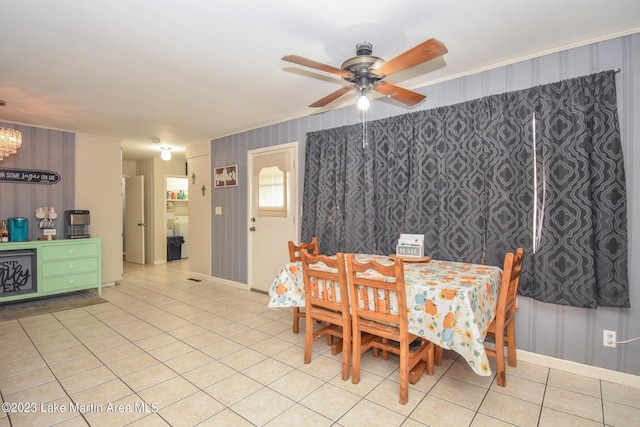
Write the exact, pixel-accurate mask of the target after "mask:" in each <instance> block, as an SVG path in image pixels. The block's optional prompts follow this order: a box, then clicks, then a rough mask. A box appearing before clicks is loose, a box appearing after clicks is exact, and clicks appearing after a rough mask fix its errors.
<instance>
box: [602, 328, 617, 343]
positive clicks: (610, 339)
mask: <svg viewBox="0 0 640 427" xmlns="http://www.w3.org/2000/svg"><path fill="white" fill-rule="evenodd" d="M602 345H603V346H605V347H615V346H616V331H607V330H606V329H605V330H604V331H603V333H602Z"/></svg>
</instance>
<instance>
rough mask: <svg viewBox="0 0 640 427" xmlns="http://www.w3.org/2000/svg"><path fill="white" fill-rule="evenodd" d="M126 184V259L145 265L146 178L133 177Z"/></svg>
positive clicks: (126, 179)
mask: <svg viewBox="0 0 640 427" xmlns="http://www.w3.org/2000/svg"><path fill="white" fill-rule="evenodd" d="M124 182H125V184H124V188H125V190H124V211H125V213H124V221H125V224H124V227H125V228H124V230H125V232H124V247H125V256H124V259H125V261H128V262H134V263H136V264H144V261H145V260H144V229H145V223H144V176H142V175H137V176H131V177H128V178H125V180H124Z"/></svg>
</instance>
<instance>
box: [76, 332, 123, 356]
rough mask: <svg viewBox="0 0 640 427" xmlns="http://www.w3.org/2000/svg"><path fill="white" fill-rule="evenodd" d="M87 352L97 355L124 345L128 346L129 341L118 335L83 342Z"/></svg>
mask: <svg viewBox="0 0 640 427" xmlns="http://www.w3.org/2000/svg"><path fill="white" fill-rule="evenodd" d="M83 343H84V345H86V346H87V347H88V348H89V350H91V351H93V352H95V353H99V352H100V351H102V350H106V349H109V348H113V347H120V346H123V345H125V344H129V343H130V342H129V340H127V339H126V338H125V337H123V336H120V335H111V336H108V337H105V338H99V339H89V340H83Z"/></svg>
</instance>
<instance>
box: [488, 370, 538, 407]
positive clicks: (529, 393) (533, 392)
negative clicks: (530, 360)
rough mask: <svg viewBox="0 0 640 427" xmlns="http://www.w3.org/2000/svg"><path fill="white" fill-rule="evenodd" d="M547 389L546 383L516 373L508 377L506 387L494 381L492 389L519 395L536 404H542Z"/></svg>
mask: <svg viewBox="0 0 640 427" xmlns="http://www.w3.org/2000/svg"><path fill="white" fill-rule="evenodd" d="M545 389H546V388H545V385H544V384H541V383H538V382H535V381H530V380H527V379H524V378H520V377H516V376H515V375H513V376H511V377H507V384H506V385H505V386H504V387H501V386H499V385H498V382H497V381H494V382H493V384H492V385H491V391H495V392H496V393H502V394H506V395H509V396H512V397H517V398H518V399H522V400H526V401H527V402H531V403H535V404H536V405H542V399H543V398H544V392H545Z"/></svg>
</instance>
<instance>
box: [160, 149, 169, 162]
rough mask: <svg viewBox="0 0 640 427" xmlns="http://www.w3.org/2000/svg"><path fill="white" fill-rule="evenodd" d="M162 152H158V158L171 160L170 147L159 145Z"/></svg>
mask: <svg viewBox="0 0 640 427" xmlns="http://www.w3.org/2000/svg"><path fill="white" fill-rule="evenodd" d="M160 149H161V150H162V153H160V158H161V159H162V160H171V147H160Z"/></svg>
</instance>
